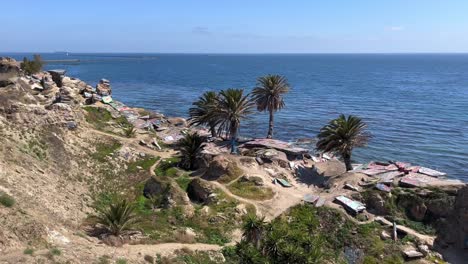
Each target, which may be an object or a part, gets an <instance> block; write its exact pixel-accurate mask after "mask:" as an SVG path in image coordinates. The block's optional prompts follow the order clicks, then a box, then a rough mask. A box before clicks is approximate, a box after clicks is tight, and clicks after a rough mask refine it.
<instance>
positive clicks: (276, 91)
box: [252, 75, 289, 138]
mask: <svg viewBox="0 0 468 264" xmlns="http://www.w3.org/2000/svg"><path fill="white" fill-rule="evenodd" d="M288 91H289V84H288V81H287V80H286V78H285V77H283V76H280V75H266V76H263V77H260V78H258V80H257V86H256V87H255V88H254V89H253V91H252V94H253V96H254V99H255V102H256V103H257V109H258V111H260V112H263V111H268V112H269V113H270V122H269V126H268V135H267V138H272V137H273V122H274V121H273V117H274V116H273V114H274V112H276V111H278V110H280V109H282V108H283V107H284V106H285V104H284V100H283V94H285V93H287V92H288Z"/></svg>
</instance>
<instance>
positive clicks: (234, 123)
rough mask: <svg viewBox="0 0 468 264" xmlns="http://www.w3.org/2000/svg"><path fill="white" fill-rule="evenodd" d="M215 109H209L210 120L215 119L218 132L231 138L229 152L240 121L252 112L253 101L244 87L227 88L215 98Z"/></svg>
mask: <svg viewBox="0 0 468 264" xmlns="http://www.w3.org/2000/svg"><path fill="white" fill-rule="evenodd" d="M216 101H217V103H216V106H217V108H216V111H211V112H210V115H209V118H210V120H216V125H217V126H218V134H222V133H223V132H225V133H226V134H227V135H228V136H229V137H230V138H231V152H233V153H234V152H235V141H236V139H237V135H238V133H239V127H240V122H241V121H242V120H243V119H246V118H247V117H248V115H250V114H252V113H253V107H254V102H253V101H252V99H251V98H250V97H249V95H248V94H244V89H232V88H231V89H227V90H222V91H221V92H220V93H219V97H218V98H217V99H216Z"/></svg>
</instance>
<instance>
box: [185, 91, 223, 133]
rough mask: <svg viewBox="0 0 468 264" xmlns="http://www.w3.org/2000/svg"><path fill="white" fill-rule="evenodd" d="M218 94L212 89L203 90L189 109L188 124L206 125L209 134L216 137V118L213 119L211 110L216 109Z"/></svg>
mask: <svg viewBox="0 0 468 264" xmlns="http://www.w3.org/2000/svg"><path fill="white" fill-rule="evenodd" d="M217 98H218V94H217V93H216V92H213V91H208V92H205V93H204V94H203V95H202V96H200V98H198V100H197V101H195V102H194V103H193V104H192V105H193V107H191V108H190V109H189V114H190V119H189V121H190V124H191V125H198V126H204V125H208V126H209V129H210V132H211V136H212V137H216V136H217V134H216V120H213V118H212V115H211V114H210V113H211V112H212V111H216V109H217Z"/></svg>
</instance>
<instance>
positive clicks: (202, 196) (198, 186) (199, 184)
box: [187, 178, 216, 204]
mask: <svg viewBox="0 0 468 264" xmlns="http://www.w3.org/2000/svg"><path fill="white" fill-rule="evenodd" d="M187 193H188V197H189V198H190V200H192V201H194V202H197V203H203V204H210V203H213V202H214V201H216V194H215V189H214V188H213V187H212V186H211V184H210V183H209V182H207V181H204V180H202V179H200V178H195V179H193V180H192V181H191V182H190V183H189V185H188V187H187Z"/></svg>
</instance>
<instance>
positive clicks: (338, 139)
mask: <svg viewBox="0 0 468 264" xmlns="http://www.w3.org/2000/svg"><path fill="white" fill-rule="evenodd" d="M366 128H367V125H366V123H364V121H362V120H361V118H359V117H356V116H353V115H349V116H348V117H346V116H345V115H343V114H342V115H340V116H339V117H338V118H337V119H333V120H331V121H330V122H329V123H328V124H327V125H325V126H324V127H323V128H322V129H320V133H319V134H318V142H317V145H316V147H317V150H319V151H323V152H335V153H338V154H340V155H341V157H342V158H343V160H344V162H345V164H346V170H348V171H349V170H352V169H353V167H352V166H351V153H352V151H353V148H354V147H363V146H365V145H366V144H367V142H368V141H369V139H370V137H371V136H370V134H369V133H367V132H366Z"/></svg>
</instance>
